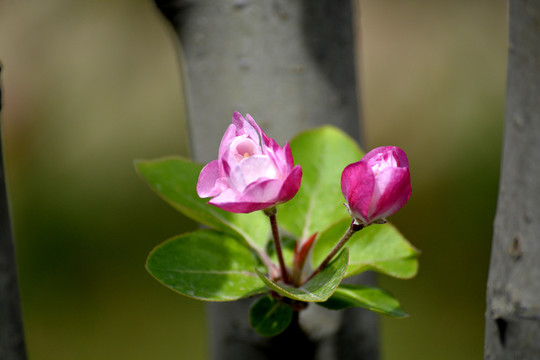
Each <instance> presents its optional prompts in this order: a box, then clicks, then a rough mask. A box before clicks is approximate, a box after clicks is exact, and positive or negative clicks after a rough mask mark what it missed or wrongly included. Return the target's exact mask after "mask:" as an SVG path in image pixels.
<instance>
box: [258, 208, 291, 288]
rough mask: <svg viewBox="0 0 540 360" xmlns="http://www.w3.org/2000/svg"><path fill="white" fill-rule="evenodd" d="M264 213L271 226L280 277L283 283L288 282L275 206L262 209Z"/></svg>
mask: <svg viewBox="0 0 540 360" xmlns="http://www.w3.org/2000/svg"><path fill="white" fill-rule="evenodd" d="M263 212H264V214H265V215H266V216H268V218H269V219H270V227H271V228H272V238H273V239H274V247H275V249H276V255H277V258H278V261H279V268H280V270H281V279H282V280H283V282H284V283H285V284H290V278H289V271H288V270H287V266H286V265H285V259H284V258H283V250H282V248H281V238H280V236H279V228H278V224H277V217H276V213H277V208H276V207H275V206H272V207H269V208H267V209H264V210H263Z"/></svg>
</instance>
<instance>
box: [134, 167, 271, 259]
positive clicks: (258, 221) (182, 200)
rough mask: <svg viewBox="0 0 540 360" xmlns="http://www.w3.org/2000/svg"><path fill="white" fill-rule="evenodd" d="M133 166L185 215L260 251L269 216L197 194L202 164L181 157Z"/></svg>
mask: <svg viewBox="0 0 540 360" xmlns="http://www.w3.org/2000/svg"><path fill="white" fill-rule="evenodd" d="M135 167H136V169H137V171H138V173H139V174H140V175H141V177H142V178H143V179H144V180H145V181H146V182H147V183H148V185H149V186H150V187H151V188H152V189H153V190H154V191H155V192H156V193H157V194H158V195H159V196H161V197H162V198H163V199H164V200H165V201H166V202H167V203H169V204H170V205H172V206H173V207H174V208H175V209H177V210H178V211H180V212H181V213H182V214H184V215H186V216H187V217H189V218H191V219H193V220H195V221H197V222H200V223H201V224H204V225H207V226H209V227H211V228H213V229H216V230H219V231H221V232H223V233H225V234H228V235H230V236H232V237H236V238H239V239H243V240H245V241H246V242H247V243H248V245H249V246H251V247H252V248H254V249H256V250H257V251H259V252H262V251H264V250H263V249H264V248H265V246H266V243H267V242H268V239H269V234H270V227H269V225H268V218H267V217H266V216H265V215H264V214H263V213H262V212H261V211H255V212H253V213H250V214H235V213H231V212H227V211H224V210H221V209H219V208H217V207H215V206H213V205H210V204H208V199H201V198H200V197H199V195H198V194H197V181H198V179H199V174H200V172H201V170H202V168H203V166H202V165H200V164H196V163H193V162H191V161H190V160H187V159H183V158H180V157H167V158H162V159H156V160H150V161H142V160H138V161H136V162H135Z"/></svg>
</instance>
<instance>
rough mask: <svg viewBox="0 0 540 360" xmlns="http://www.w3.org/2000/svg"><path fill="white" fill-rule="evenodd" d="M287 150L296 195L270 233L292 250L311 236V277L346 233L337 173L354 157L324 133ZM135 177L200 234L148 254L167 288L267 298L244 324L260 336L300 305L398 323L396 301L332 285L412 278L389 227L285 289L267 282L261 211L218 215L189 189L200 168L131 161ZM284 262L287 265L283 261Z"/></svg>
mask: <svg viewBox="0 0 540 360" xmlns="http://www.w3.org/2000/svg"><path fill="white" fill-rule="evenodd" d="M291 149H292V152H293V157H294V159H295V162H296V163H297V164H300V165H301V166H302V169H303V178H302V186H301V187H300V190H299V192H298V194H297V195H296V196H295V197H294V198H293V199H292V200H291V201H289V202H287V203H285V204H282V205H280V206H279V212H278V219H279V224H280V227H281V230H282V232H284V233H285V234H286V236H285V238H294V239H295V241H298V242H302V241H303V240H306V239H307V238H309V237H310V236H311V235H312V234H315V233H318V237H317V239H316V243H315V245H314V247H313V249H312V254H311V264H310V265H311V268H316V267H317V266H318V265H319V264H320V263H321V262H322V261H323V259H324V258H325V257H326V256H327V254H328V253H329V252H330V250H331V249H332V248H333V247H334V245H335V244H336V243H337V242H338V241H339V239H340V237H341V236H342V235H343V233H344V232H345V231H346V230H347V228H348V226H349V224H350V216H349V214H348V212H347V211H346V209H345V207H344V206H343V203H344V198H343V195H342V194H341V190H340V176H341V172H342V171H343V169H344V168H345V166H347V165H348V164H350V163H352V162H355V161H358V160H359V159H360V158H361V157H362V155H363V154H362V151H361V150H360V149H359V147H358V145H357V144H356V143H355V142H354V141H353V140H352V139H351V138H350V137H348V136H347V135H346V134H344V133H343V132H341V131H340V130H338V129H336V128H334V127H330V126H325V127H321V128H318V129H314V130H310V131H306V132H303V133H301V134H299V135H298V136H297V137H295V138H294V139H292V140H291ZM136 168H137V171H138V172H139V174H140V175H141V177H142V178H143V179H144V180H145V181H146V182H147V183H148V185H149V186H150V187H151V188H152V189H153V190H154V191H155V192H156V193H157V194H158V195H159V196H160V197H162V198H163V199H164V200H165V201H166V202H168V203H169V204H170V205H172V206H173V207H174V208H175V209H177V210H178V211H180V212H181V213H183V214H184V215H186V216H188V217H190V218H192V219H193V220H195V221H197V222H199V223H201V224H203V225H205V226H206V227H208V228H207V229H201V230H197V231H194V232H191V233H187V234H182V235H178V236H175V237H173V238H171V239H169V240H167V241H165V242H164V243H162V244H160V245H158V246H157V247H156V248H155V249H153V250H152V252H151V253H150V255H149V257H148V260H147V263H146V267H147V269H148V271H149V272H150V274H152V276H154V277H155V278H156V279H157V280H158V281H159V282H161V283H162V284H163V285H165V286H167V287H169V288H170V289H172V290H174V291H176V292H178V293H180V294H182V295H184V296H188V297H191V298H194V299H198V300H205V301H233V300H237V299H241V298H245V297H250V296H253V295H257V294H263V293H266V294H267V295H266V296H263V297H261V298H259V299H258V301H257V302H256V303H255V304H254V305H253V307H252V309H251V312H250V320H251V324H252V325H253V327H254V328H255V329H256V330H257V331H258V332H259V333H260V334H262V335H264V336H273V335H276V334H278V333H279V332H281V331H283V330H284V329H285V328H287V326H288V325H289V323H290V321H291V319H292V318H293V311H295V310H298V309H301V308H302V307H305V306H306V305H307V304H308V303H316V304H317V305H320V306H323V307H325V308H328V309H333V310H339V309H343V308H347V307H351V306H358V307H363V308H366V309H369V310H372V311H375V312H378V313H381V314H384V315H388V316H392V317H398V318H401V317H406V316H407V314H406V313H405V312H404V311H403V310H402V309H401V307H400V304H399V302H398V301H397V300H396V299H395V298H394V297H392V296H391V295H390V294H389V293H388V292H386V291H384V290H382V289H379V288H375V287H366V286H358V285H344V284H341V281H342V279H343V278H344V277H348V276H353V275H356V274H360V273H362V272H364V271H367V270H373V271H377V272H379V273H382V274H386V275H389V276H392V277H396V278H402V279H407V278H411V277H413V276H414V275H415V274H416V272H417V269H418V261H417V256H418V251H417V250H416V249H415V248H414V247H413V246H412V245H411V244H410V243H409V242H408V241H407V240H406V239H405V238H404V237H403V235H402V234H400V233H399V231H398V230H397V229H396V228H395V227H393V226H392V225H391V224H384V225H372V226H369V227H367V228H365V229H364V230H362V231H359V232H357V233H355V234H354V235H353V236H352V238H351V239H350V240H349V242H348V243H347V246H346V247H345V248H344V249H343V250H342V251H341V252H340V253H339V254H338V255H337V256H336V257H335V258H334V259H333V260H332V261H331V262H330V263H329V264H328V265H327V266H326V267H325V268H324V269H323V270H322V271H321V272H320V273H318V274H317V275H316V276H314V277H313V278H312V279H310V280H309V281H308V282H306V283H304V284H302V285H301V286H292V285H286V284H283V283H281V282H280V281H278V280H276V279H273V278H272V277H271V275H270V272H269V269H268V266H269V262H270V261H271V259H272V254H271V253H272V251H268V250H272V246H271V243H270V227H269V223H268V218H267V217H266V216H265V215H264V214H263V213H262V212H254V213H250V214H235V213H230V212H226V211H224V210H221V209H219V208H217V207H214V206H212V205H209V204H207V200H205V199H201V198H199V196H198V195H197V192H196V184H197V180H198V176H199V173H200V171H201V169H202V165H199V164H196V163H193V162H191V161H189V160H186V159H182V158H174V157H169V158H162V159H157V160H151V161H137V162H136ZM295 241H293V243H294V242H295ZM285 255H286V256H285V257H286V261H289V263H290V261H291V256H287V253H286V254H285ZM289 265H290V264H289Z"/></svg>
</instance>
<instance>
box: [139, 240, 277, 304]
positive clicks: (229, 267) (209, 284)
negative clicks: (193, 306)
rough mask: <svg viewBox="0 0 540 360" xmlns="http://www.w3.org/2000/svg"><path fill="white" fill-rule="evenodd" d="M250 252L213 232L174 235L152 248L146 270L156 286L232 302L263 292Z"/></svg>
mask: <svg viewBox="0 0 540 360" xmlns="http://www.w3.org/2000/svg"><path fill="white" fill-rule="evenodd" d="M257 266H259V262H258V261H257V258H256V257H255V256H254V255H253V253H252V252H251V251H250V250H249V249H248V248H247V247H245V246H244V245H243V244H241V243H240V242H239V241H238V240H237V239H235V238H232V237H230V236H228V235H225V234H223V233H220V232H217V231H214V230H198V231H195V232H192V233H187V234H182V235H179V236H175V237H173V238H172V239H170V240H167V241H165V242H164V243H162V244H160V245H158V246H157V247H155V248H154V249H153V250H152V252H150V255H149V256H148V259H147V262H146V268H147V269H148V271H149V272H150V274H152V276H154V277H155V278H156V279H157V280H158V281H159V282H160V283H162V284H163V285H165V286H167V287H168V288H170V289H172V290H174V291H176V292H178V293H180V294H182V295H185V296H188V297H191V298H194V299H197V300H205V301H232V300H238V299H241V298H245V297H248V296H251V295H254V294H259V293H263V292H265V291H267V289H266V287H265V286H264V284H263V283H262V282H261V280H260V279H259V277H258V276H257V274H256V273H255V271H254V269H255V268H256V267H257Z"/></svg>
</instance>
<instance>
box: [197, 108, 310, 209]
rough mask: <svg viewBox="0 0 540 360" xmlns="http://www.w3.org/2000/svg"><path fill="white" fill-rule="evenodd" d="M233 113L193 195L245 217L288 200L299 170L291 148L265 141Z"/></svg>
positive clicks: (293, 192)
mask: <svg viewBox="0 0 540 360" xmlns="http://www.w3.org/2000/svg"><path fill="white" fill-rule="evenodd" d="M246 118H247V120H246V119H244V117H243V116H242V114H240V113H239V112H236V111H235V112H234V114H233V120H232V121H233V123H232V125H230V126H229V128H228V129H227V131H226V132H225V134H224V135H223V138H222V139H221V144H220V146H219V156H218V159H217V160H214V161H212V162H210V163H209V164H208V165H206V166H205V167H204V168H203V169H202V171H201V174H200V175H199V181H198V183H197V194H199V196H200V197H201V198H206V197H213V199H211V200H210V201H209V203H210V204H212V205H215V206H217V207H219V208H221V209H223V210H226V211H230V212H233V213H249V212H252V211H256V210H262V209H266V208H268V207H271V206H274V205H276V204H279V203H283V202H286V201H289V200H290V199H292V197H293V196H294V195H296V193H297V192H298V189H299V188H300V182H301V180H302V168H301V167H300V165H296V166H294V163H293V158H292V153H291V148H290V147H289V143H287V144H286V145H285V146H284V147H283V148H280V147H279V145H278V144H277V143H276V142H275V141H274V139H271V138H269V137H268V136H266V134H265V133H264V132H263V131H262V130H261V128H260V127H259V125H257V123H256V122H255V120H253V118H252V117H251V116H250V115H249V114H248V115H246Z"/></svg>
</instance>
